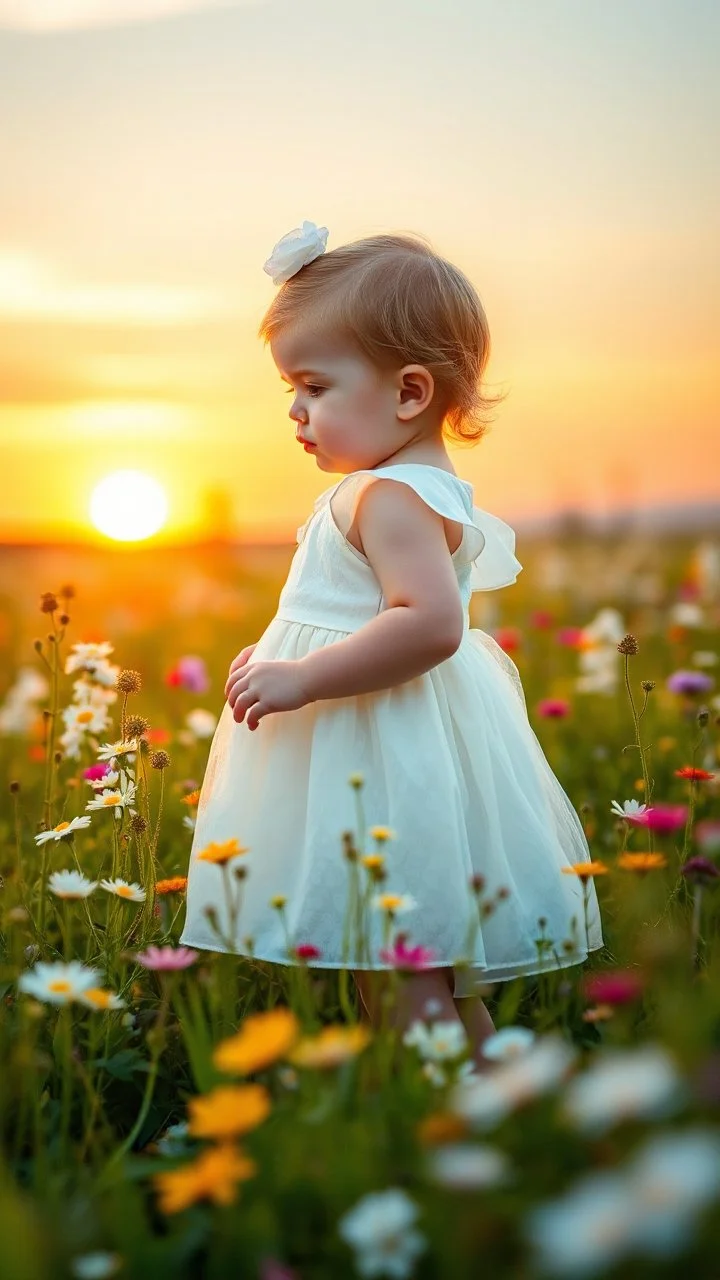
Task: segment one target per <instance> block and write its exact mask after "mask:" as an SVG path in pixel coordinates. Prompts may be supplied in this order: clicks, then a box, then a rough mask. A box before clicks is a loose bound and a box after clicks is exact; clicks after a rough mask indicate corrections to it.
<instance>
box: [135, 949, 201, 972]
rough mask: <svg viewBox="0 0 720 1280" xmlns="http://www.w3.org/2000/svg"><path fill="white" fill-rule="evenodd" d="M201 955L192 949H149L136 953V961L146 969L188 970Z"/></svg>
mask: <svg viewBox="0 0 720 1280" xmlns="http://www.w3.org/2000/svg"><path fill="white" fill-rule="evenodd" d="M198 955H199V952H198V951H193V949H192V947H154V946H150V947H148V949H147V951H138V952H136V955H135V959H136V960H137V962H138V964H141V965H142V966H143V968H144V969H161V970H166V971H169V970H172V969H188V968H189V967H190V965H191V964H194V963H195V961H196V960H197V958H198Z"/></svg>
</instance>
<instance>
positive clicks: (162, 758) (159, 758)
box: [150, 751, 170, 769]
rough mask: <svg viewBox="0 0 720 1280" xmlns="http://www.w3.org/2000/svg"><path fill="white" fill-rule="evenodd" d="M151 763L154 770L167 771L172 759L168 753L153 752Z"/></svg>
mask: <svg viewBox="0 0 720 1280" xmlns="http://www.w3.org/2000/svg"><path fill="white" fill-rule="evenodd" d="M150 763H151V765H152V767H153V769H167V767H168V765H169V763H170V757H169V755H168V753H167V751H153V753H152V755H151V757H150Z"/></svg>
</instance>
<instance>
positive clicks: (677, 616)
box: [668, 600, 705, 627]
mask: <svg viewBox="0 0 720 1280" xmlns="http://www.w3.org/2000/svg"><path fill="white" fill-rule="evenodd" d="M668 617H669V619H670V622H674V623H675V624H676V626H678V627H704V626H705V616H704V614H703V611H702V609H701V607H700V605H699V604H693V602H692V601H691V600H678V602H677V604H674V605H672V607H671V608H670V610H669V613H668Z"/></svg>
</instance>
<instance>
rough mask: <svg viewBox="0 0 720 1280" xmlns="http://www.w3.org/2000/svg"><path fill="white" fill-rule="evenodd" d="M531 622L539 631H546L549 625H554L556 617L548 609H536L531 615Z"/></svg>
mask: <svg viewBox="0 0 720 1280" xmlns="http://www.w3.org/2000/svg"><path fill="white" fill-rule="evenodd" d="M531 622H532V625H533V626H534V627H537V628H538V630H539V631H546V630H547V628H548V627H551V626H552V624H553V622H554V618H553V615H552V614H551V613H549V612H548V610H547V609H536V610H535V612H534V613H533V615H532V617H531Z"/></svg>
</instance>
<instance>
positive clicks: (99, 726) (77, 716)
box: [60, 702, 108, 733]
mask: <svg viewBox="0 0 720 1280" xmlns="http://www.w3.org/2000/svg"><path fill="white" fill-rule="evenodd" d="M60 714H61V715H62V719H63V724H64V725H65V730H66V732H67V731H69V732H70V733H72V732H73V731H75V732H77V733H102V731H103V729H104V728H105V725H106V723H107V718H108V717H107V708H106V707H105V706H104V705H103V706H92V705H91V704H90V703H87V702H83V703H78V702H71V703H70V705H69V706H68V707H64V708H63V710H62V712H61V713H60Z"/></svg>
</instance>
